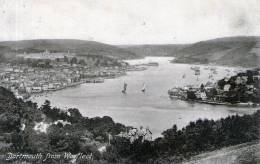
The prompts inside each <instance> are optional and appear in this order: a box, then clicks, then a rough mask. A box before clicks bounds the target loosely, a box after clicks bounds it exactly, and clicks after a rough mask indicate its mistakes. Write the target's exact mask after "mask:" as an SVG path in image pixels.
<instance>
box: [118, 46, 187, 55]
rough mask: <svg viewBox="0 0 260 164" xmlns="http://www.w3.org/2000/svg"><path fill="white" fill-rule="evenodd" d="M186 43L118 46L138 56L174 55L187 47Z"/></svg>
mask: <svg viewBox="0 0 260 164" xmlns="http://www.w3.org/2000/svg"><path fill="white" fill-rule="evenodd" d="M187 46H188V45H182V44H165V45H163V44H162V45H159V44H157V45H156V44H155V45H152V44H150V45H149V44H147V45H128V46H126V45H124V46H119V47H120V48H123V49H125V50H127V51H130V52H132V53H135V54H136V55H137V56H139V57H145V56H174V54H176V53H177V52H178V51H180V50H181V49H183V48H185V47H187Z"/></svg>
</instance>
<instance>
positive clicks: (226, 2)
mask: <svg viewBox="0 0 260 164" xmlns="http://www.w3.org/2000/svg"><path fill="white" fill-rule="evenodd" d="M0 18H1V19H0V40H1V41H6V40H27V39H82V40H92V41H98V42H103V43H108V44H179V43H193V42H197V41H201V40H208V39H213V38H219V37H225V36H242V35H243V36H244V35H246V36H253V35H254V36H260V0H0Z"/></svg>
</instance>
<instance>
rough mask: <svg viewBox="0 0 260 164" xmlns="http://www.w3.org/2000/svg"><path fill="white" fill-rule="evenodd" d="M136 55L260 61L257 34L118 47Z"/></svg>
mask: <svg viewBox="0 0 260 164" xmlns="http://www.w3.org/2000/svg"><path fill="white" fill-rule="evenodd" d="M120 47H121V48H124V49H125V50H127V51H131V52H132V53H135V54H136V55H137V56H140V57H145V56H174V57H176V59H175V60H174V62H178V63H198V64H209V63H213V64H218V65H229V66H244V67H255V66H258V65H259V63H260V58H259V56H260V37H243V36H240V37H225V38H218V39H213V40H207V41H201V42H197V43H194V44H180V45H179V44H168V45H129V46H120Z"/></svg>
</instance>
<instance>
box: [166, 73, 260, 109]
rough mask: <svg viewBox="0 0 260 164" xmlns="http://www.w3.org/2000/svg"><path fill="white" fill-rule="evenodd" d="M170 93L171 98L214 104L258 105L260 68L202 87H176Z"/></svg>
mask: <svg viewBox="0 0 260 164" xmlns="http://www.w3.org/2000/svg"><path fill="white" fill-rule="evenodd" d="M168 94H169V96H170V98H177V99H181V100H187V101H195V102H200V103H207V104H213V105H232V106H234V105H235V106H253V107H256V106H259V103H260V70H259V69H253V70H247V71H246V72H240V73H237V75H235V76H231V77H225V78H223V79H221V80H218V81H217V82H216V83H215V84H213V83H207V84H201V85H200V87H194V86H185V87H174V88H172V89H170V90H169V91H168Z"/></svg>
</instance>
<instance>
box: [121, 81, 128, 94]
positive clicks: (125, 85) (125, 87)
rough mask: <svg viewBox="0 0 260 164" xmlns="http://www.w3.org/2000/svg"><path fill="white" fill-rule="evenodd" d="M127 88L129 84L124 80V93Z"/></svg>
mask: <svg viewBox="0 0 260 164" xmlns="http://www.w3.org/2000/svg"><path fill="white" fill-rule="evenodd" d="M126 89H127V84H126V82H124V88H123V90H122V93H126Z"/></svg>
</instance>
